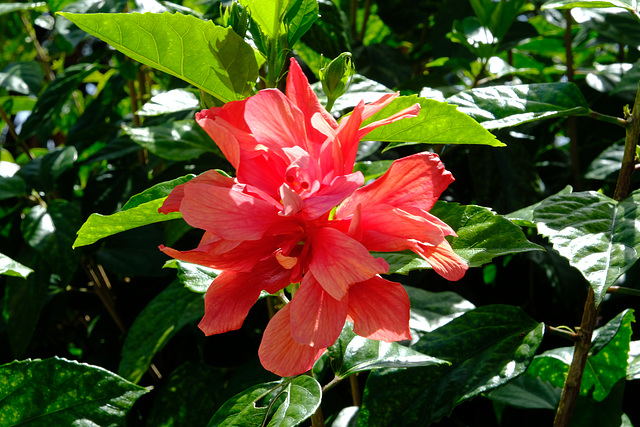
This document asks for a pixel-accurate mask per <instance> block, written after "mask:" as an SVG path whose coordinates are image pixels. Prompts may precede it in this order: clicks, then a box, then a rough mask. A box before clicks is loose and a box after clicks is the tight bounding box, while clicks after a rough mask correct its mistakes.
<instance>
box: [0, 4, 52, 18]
mask: <svg viewBox="0 0 640 427" xmlns="http://www.w3.org/2000/svg"><path fill="white" fill-rule="evenodd" d="M29 9H37V10H40V11H45V10H47V3H45V2H38V3H7V4H0V15H2V14H4V13H9V12H15V11H18V10H29Z"/></svg>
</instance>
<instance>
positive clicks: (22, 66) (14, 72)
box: [0, 61, 44, 95]
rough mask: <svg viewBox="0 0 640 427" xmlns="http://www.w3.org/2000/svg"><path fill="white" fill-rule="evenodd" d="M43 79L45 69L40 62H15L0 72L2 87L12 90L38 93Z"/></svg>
mask: <svg viewBox="0 0 640 427" xmlns="http://www.w3.org/2000/svg"><path fill="white" fill-rule="evenodd" d="M43 79H44V71H43V70H42V65H40V63H39V62H37V61H26V62H13V63H11V64H9V65H8V66H7V67H6V68H5V69H4V70H2V72H0V87H1V88H5V89H6V90H8V91H10V92H18V93H21V94H24V95H36V94H37V93H38V89H39V88H40V85H42V81H43Z"/></svg>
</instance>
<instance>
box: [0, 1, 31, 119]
mask: <svg viewBox="0 0 640 427" xmlns="http://www.w3.org/2000/svg"><path fill="white" fill-rule="evenodd" d="M13 4H15V3H13ZM0 6H1V5H0ZM36 101H37V99H36V98H33V97H31V96H0V105H2V108H4V110H5V111H6V112H7V114H10V115H13V114H17V113H18V112H19V111H31V110H33V107H35V105H36ZM0 120H1V119H0Z"/></svg>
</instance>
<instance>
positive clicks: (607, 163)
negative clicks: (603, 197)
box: [584, 144, 624, 180]
mask: <svg viewBox="0 0 640 427" xmlns="http://www.w3.org/2000/svg"><path fill="white" fill-rule="evenodd" d="M623 154H624V144H616V145H612V146H611V147H608V148H607V149H606V150H604V151H603V152H602V153H600V154H599V155H598V157H596V158H595V159H594V160H593V161H592V162H591V164H590V165H589V167H588V168H587V171H586V172H585V174H584V177H585V178H588V179H601V180H604V179H607V178H608V177H609V176H611V175H613V174H614V173H615V174H617V173H619V172H620V168H621V167H622V156H623Z"/></svg>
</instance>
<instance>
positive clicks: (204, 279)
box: [163, 259, 219, 294]
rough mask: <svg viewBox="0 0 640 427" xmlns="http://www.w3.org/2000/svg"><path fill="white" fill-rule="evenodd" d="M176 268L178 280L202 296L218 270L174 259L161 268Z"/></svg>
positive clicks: (216, 275)
mask: <svg viewBox="0 0 640 427" xmlns="http://www.w3.org/2000/svg"><path fill="white" fill-rule="evenodd" d="M167 267H169V268H177V269H178V280H180V283H182V284H183V285H184V286H185V287H187V288H188V289H189V290H191V291H192V292H196V293H200V294H203V293H205V292H207V289H209V285H211V282H213V279H215V278H216V277H218V274H219V270H214V269H213V268H209V267H205V266H202V265H198V264H192V263H190V262H185V261H178V260H175V259H172V260H169V261H167V262H166V264H165V265H164V267H163V268H167Z"/></svg>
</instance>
